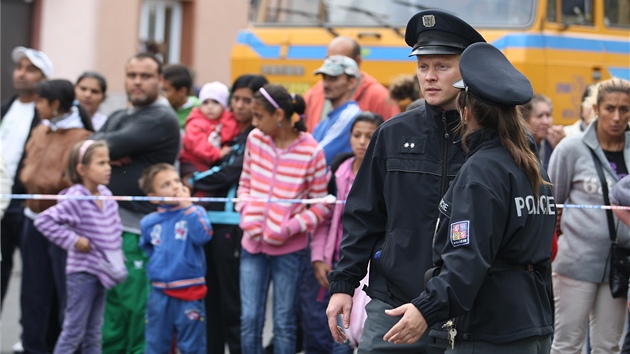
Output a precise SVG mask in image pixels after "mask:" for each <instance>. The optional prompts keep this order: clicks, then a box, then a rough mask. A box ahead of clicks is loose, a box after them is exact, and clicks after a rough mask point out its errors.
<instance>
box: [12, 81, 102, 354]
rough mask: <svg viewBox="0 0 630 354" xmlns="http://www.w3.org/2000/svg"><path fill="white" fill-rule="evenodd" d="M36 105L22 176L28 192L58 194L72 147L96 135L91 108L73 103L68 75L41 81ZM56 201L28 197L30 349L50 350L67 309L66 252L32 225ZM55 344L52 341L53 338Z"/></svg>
mask: <svg viewBox="0 0 630 354" xmlns="http://www.w3.org/2000/svg"><path fill="white" fill-rule="evenodd" d="M37 94H38V95H39V98H38V99H37V102H36V104H35V109H36V110H37V113H38V114H39V117H40V119H41V120H42V123H41V124H40V125H39V126H37V127H36V128H35V129H33V132H32V134H31V137H30V139H29V140H28V142H27V143H26V147H25V152H26V158H25V159H24V162H23V167H22V172H21V173H20V180H21V181H22V183H23V184H24V187H25V188H26V192H27V193H30V194H58V193H59V192H60V191H61V190H63V189H65V188H68V187H70V186H71V185H72V184H71V183H70V181H68V180H66V179H64V177H63V176H64V169H65V166H66V165H67V163H68V157H69V156H70V151H71V150H72V146H73V145H74V144H75V143H76V142H78V141H81V140H85V139H86V138H87V137H89V136H90V135H92V133H93V132H94V128H93V127H92V121H91V120H90V118H89V116H88V114H87V112H86V111H85V110H84V109H83V108H82V107H81V106H75V105H73V104H74V99H75V96H74V85H72V83H71V82H70V81H67V80H50V81H43V82H41V83H40V84H38V86H37ZM55 203H56V202H55V201H52V200H41V199H32V200H27V201H26V208H25V209H24V215H25V216H26V218H25V221H24V231H23V235H22V245H23V247H22V288H21V299H20V304H21V310H22V329H23V332H22V343H23V345H24V349H25V351H26V352H50V351H52V347H51V346H50V344H51V343H47V338H50V333H49V332H50V331H52V332H53V333H55V335H54V336H53V337H54V338H56V337H57V335H58V334H59V330H60V327H58V326H60V324H61V323H63V310H64V308H65V305H66V304H65V299H66V291H65V251H63V250H62V249H61V248H59V247H58V246H56V245H54V244H53V243H51V242H50V241H49V240H48V239H46V238H45V237H44V236H43V235H42V234H41V233H40V232H39V231H38V230H37V229H36V228H35V227H34V226H33V221H34V220H35V217H37V215H38V213H40V212H42V211H44V210H46V209H47V208H49V207H50V206H52V205H54V204H55ZM52 345H54V343H52Z"/></svg>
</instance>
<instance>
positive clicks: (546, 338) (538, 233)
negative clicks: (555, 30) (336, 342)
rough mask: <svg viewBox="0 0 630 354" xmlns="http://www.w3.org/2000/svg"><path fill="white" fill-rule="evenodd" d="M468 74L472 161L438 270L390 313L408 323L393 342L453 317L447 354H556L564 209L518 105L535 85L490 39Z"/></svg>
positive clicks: (467, 61) (472, 49)
mask: <svg viewBox="0 0 630 354" xmlns="http://www.w3.org/2000/svg"><path fill="white" fill-rule="evenodd" d="M460 70H461V75H462V80H460V81H458V82H457V83H455V85H454V86H455V87H459V88H463V89H464V90H463V91H461V92H460V93H459V96H458V98H457V107H458V110H459V111H460V114H461V117H462V118H461V120H462V121H461V123H462V129H463V140H462V144H463V146H464V147H465V149H466V150H467V152H468V156H469V158H468V160H467V162H466V163H465V164H464V166H463V167H462V168H461V170H460V171H459V173H458V174H457V176H456V177H455V180H454V181H453V183H452V184H451V186H450V188H449V190H448V191H447V193H446V195H445V196H444V198H443V199H442V201H441V203H440V207H439V210H440V215H441V219H442V220H441V221H439V229H438V231H437V234H436V236H435V241H434V247H433V251H434V261H435V264H436V265H437V266H438V269H437V270H436V271H435V272H433V274H436V275H435V276H434V277H433V278H431V279H430V280H429V281H428V283H427V285H426V289H425V291H424V292H423V293H422V294H421V295H420V296H419V297H417V298H416V299H414V300H412V301H411V303H410V304H405V305H403V306H400V307H398V308H396V309H393V310H388V311H386V312H387V313H388V314H389V315H392V316H400V315H403V317H402V319H401V320H400V321H399V322H398V323H397V324H396V325H395V326H394V327H392V329H391V330H390V331H389V332H388V333H387V334H386V335H385V337H384V339H385V340H388V341H390V342H395V343H401V344H402V343H412V342H415V341H416V340H418V338H419V337H420V336H421V335H422V333H423V332H424V331H425V330H426V328H427V326H432V325H434V324H436V323H438V322H439V321H446V320H448V321H447V322H446V324H445V325H444V328H445V329H446V330H447V331H448V337H449V338H448V339H449V343H450V345H449V347H448V350H447V353H451V352H452V353H549V348H550V345H551V342H550V337H551V334H552V332H553V320H552V313H553V299H552V296H551V285H550V284H551V272H550V262H549V259H550V255H551V239H552V237H553V230H554V224H555V217H556V215H555V204H554V200H553V196H552V191H551V185H550V184H549V182H548V180H549V179H548V177H547V175H546V173H545V172H544V170H542V168H541V167H540V165H539V163H538V160H537V159H536V156H535V155H534V153H533V152H532V151H531V150H530V148H529V147H528V143H527V138H526V130H525V127H524V125H523V124H524V123H523V119H522V118H521V116H520V115H519V113H518V111H517V109H516V105H519V104H523V103H526V102H528V101H529V100H530V99H531V97H532V87H531V84H530V83H529V81H528V80H527V78H525V76H523V75H522V74H521V73H520V72H519V71H518V70H516V68H514V67H513V66H512V65H511V64H510V62H509V61H508V60H507V59H506V58H505V56H504V55H503V54H502V53H501V52H500V51H499V50H498V49H496V48H495V47H493V46H492V45H490V44H487V43H475V44H472V45H471V46H469V47H468V48H467V49H466V50H465V51H464V52H463V53H462V56H461V59H460ZM449 319H450V320H449Z"/></svg>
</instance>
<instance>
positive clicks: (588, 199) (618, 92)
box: [549, 78, 630, 354]
mask: <svg viewBox="0 0 630 354" xmlns="http://www.w3.org/2000/svg"><path fill="white" fill-rule="evenodd" d="M596 92H597V94H596V101H595V104H594V105H593V110H594V111H595V113H596V114H597V118H595V120H594V121H593V122H592V123H591V124H589V125H588V126H587V127H586V130H585V131H584V133H583V134H578V135H573V136H570V137H569V138H567V139H564V140H563V141H561V142H560V144H558V146H557V147H556V148H555V150H554V151H553V154H552V155H551V161H550V162H549V176H550V177H551V181H552V182H553V185H554V188H555V190H554V194H555V197H556V200H557V201H558V203H571V204H586V205H601V204H609V203H608V202H606V200H607V199H608V198H609V194H606V193H604V190H608V191H611V190H614V188H615V186H616V185H617V183H618V181H619V180H621V179H622V178H623V177H624V176H626V175H627V174H628V170H629V169H630V129H629V128H628V121H629V120H630V82H629V81H628V80H624V79H619V78H612V79H608V80H605V81H602V82H600V83H599V84H598V85H597V87H596ZM598 170H599V171H598ZM599 172H601V178H600V173H599ZM602 179H603V180H604V182H603V183H602ZM607 213H610V214H612V212H611V211H604V210H601V209H578V208H571V209H564V211H563V212H562V218H561V219H560V229H561V231H562V236H560V237H559V238H558V254H557V256H556V259H555V260H554V261H553V289H554V297H555V321H556V324H555V333H554V337H553V345H552V350H551V353H554V354H557V353H577V352H580V351H581V349H582V347H583V345H584V341H585V339H586V336H587V328H589V330H590V335H589V337H590V345H591V348H592V350H593V353H618V352H619V339H620V337H621V335H622V332H623V326H624V324H623V323H624V319H625V317H626V311H625V306H626V298H625V297H624V298H615V297H613V296H612V294H611V291H610V288H609V284H608V276H609V272H610V270H609V268H610V267H609V265H610V259H609V257H610V244H611V239H612V238H615V239H616V240H615V242H616V243H617V244H619V245H620V246H622V247H626V248H627V247H629V246H630V238H629V237H628V233H629V231H628V226H627V225H625V224H624V223H622V222H620V221H619V219H618V218H617V217H614V216H613V215H606V214H607Z"/></svg>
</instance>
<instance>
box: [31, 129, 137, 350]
mask: <svg viewBox="0 0 630 354" xmlns="http://www.w3.org/2000/svg"><path fill="white" fill-rule="evenodd" d="M110 176H111V166H110V165H109V150H108V148H107V143H106V142H104V141H102V140H99V141H94V140H85V141H80V142H78V143H76V144H75V145H74V146H73V148H72V151H71V152H70V157H69V159H68V166H67V168H66V177H67V178H68V179H69V180H70V181H71V182H72V183H74V185H73V186H72V187H70V188H68V189H65V190H63V191H61V192H60V193H59V194H62V195H66V196H70V197H73V196H76V197H85V196H111V195H112V193H111V192H110V190H109V189H107V187H105V185H106V184H108V183H109V179H110ZM35 227H36V228H37V229H38V230H39V231H40V232H41V233H42V234H43V235H44V236H45V237H46V238H48V239H49V240H50V241H51V242H53V243H55V244H56V245H58V246H59V247H61V248H63V249H65V250H67V251H68V258H67V263H66V289H67V292H68V300H67V305H66V309H65V318H64V322H63V328H62V331H61V335H60V336H59V339H58V340H57V344H56V345H55V351H54V352H55V353H74V352H75V351H76V350H77V349H79V348H81V349H82V351H83V352H84V353H100V352H101V327H102V325H103V310H104V308H105V289H106V288H111V287H113V286H114V285H116V284H117V283H118V282H120V281H123V280H124V278H125V277H126V268H125V265H124V260H123V255H122V239H121V233H122V223H121V221H120V217H119V216H118V204H117V203H116V201H115V200H112V199H108V200H81V199H64V200H61V201H59V202H58V203H57V204H56V205H54V206H52V207H50V208H48V209H46V210H45V211H43V212H42V213H40V214H39V215H38V216H37V218H36V219H35ZM107 268H109V269H110V270H111V269H114V270H115V272H113V273H112V272H109V271H107ZM115 273H117V274H115Z"/></svg>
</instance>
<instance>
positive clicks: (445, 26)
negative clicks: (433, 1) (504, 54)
mask: <svg viewBox="0 0 630 354" xmlns="http://www.w3.org/2000/svg"><path fill="white" fill-rule="evenodd" d="M485 41H486V40H485V39H483V37H482V36H481V35H480V34H479V32H477V31H476V30H475V29H474V28H472V27H471V26H470V25H469V24H468V23H466V22H465V21H464V20H462V19H460V18H459V17H457V16H454V15H451V14H449V13H447V12H444V11H440V10H425V11H420V12H418V13H417V14H415V15H414V16H413V17H412V18H411V19H410V20H409V22H408V23H407V30H406V31H405V42H407V45H409V46H410V47H412V48H413V49H412V51H411V54H409V56H412V55H429V54H459V53H461V52H462V51H463V50H464V49H466V47H468V46H469V45H471V44H472V43H477V42H485Z"/></svg>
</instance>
